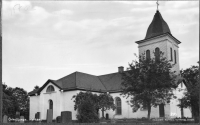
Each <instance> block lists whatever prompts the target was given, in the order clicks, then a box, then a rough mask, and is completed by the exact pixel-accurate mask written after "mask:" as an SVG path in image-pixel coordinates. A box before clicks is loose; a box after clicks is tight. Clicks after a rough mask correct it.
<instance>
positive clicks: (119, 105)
mask: <svg viewBox="0 0 200 125" xmlns="http://www.w3.org/2000/svg"><path fill="white" fill-rule="evenodd" d="M115 103H116V112H115V114H116V115H122V100H121V98H120V97H116V98H115Z"/></svg>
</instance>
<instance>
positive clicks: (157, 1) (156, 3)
mask: <svg viewBox="0 0 200 125" xmlns="http://www.w3.org/2000/svg"><path fill="white" fill-rule="evenodd" d="M156 4H157V10H158V6H159V3H158V0H157V2H156Z"/></svg>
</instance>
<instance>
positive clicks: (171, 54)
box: [136, 10, 181, 74]
mask: <svg viewBox="0 0 200 125" xmlns="http://www.w3.org/2000/svg"><path fill="white" fill-rule="evenodd" d="M136 43H137V44H138V48H139V55H141V54H145V56H146V58H155V57H154V53H155V54H156V53H159V52H160V51H162V52H164V56H165V57H166V58H167V59H168V60H170V61H172V64H175V65H174V67H173V68H172V70H173V71H176V74H179V73H180V69H179V51H178V48H179V46H178V45H179V44H180V43H181V42H180V41H179V40H177V39H176V38H175V37H174V36H173V35H172V34H171V31H170V29H169V26H168V24H167V23H166V22H165V21H164V19H163V18H162V16H161V14H160V12H159V11H158V10H157V11H156V13H155V15H154V17H153V20H152V22H151V24H150V25H149V27H148V29H147V33H146V37H145V38H144V39H143V40H140V41H136Z"/></svg>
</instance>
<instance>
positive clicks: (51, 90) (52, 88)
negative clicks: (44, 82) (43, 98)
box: [46, 85, 55, 92]
mask: <svg viewBox="0 0 200 125" xmlns="http://www.w3.org/2000/svg"><path fill="white" fill-rule="evenodd" d="M53 91H55V89H54V87H53V86H52V85H50V86H48V87H47V91H46V92H53Z"/></svg>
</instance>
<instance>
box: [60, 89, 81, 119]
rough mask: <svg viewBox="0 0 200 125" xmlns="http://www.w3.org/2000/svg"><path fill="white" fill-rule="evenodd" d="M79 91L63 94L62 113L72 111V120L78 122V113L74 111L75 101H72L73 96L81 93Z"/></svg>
mask: <svg viewBox="0 0 200 125" xmlns="http://www.w3.org/2000/svg"><path fill="white" fill-rule="evenodd" d="M79 92H80V91H79V90H74V91H67V92H63V93H62V110H61V111H71V112H72V120H76V114H77V111H75V110H74V104H75V103H74V99H72V96H73V95H76V94H77V93H79Z"/></svg>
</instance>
